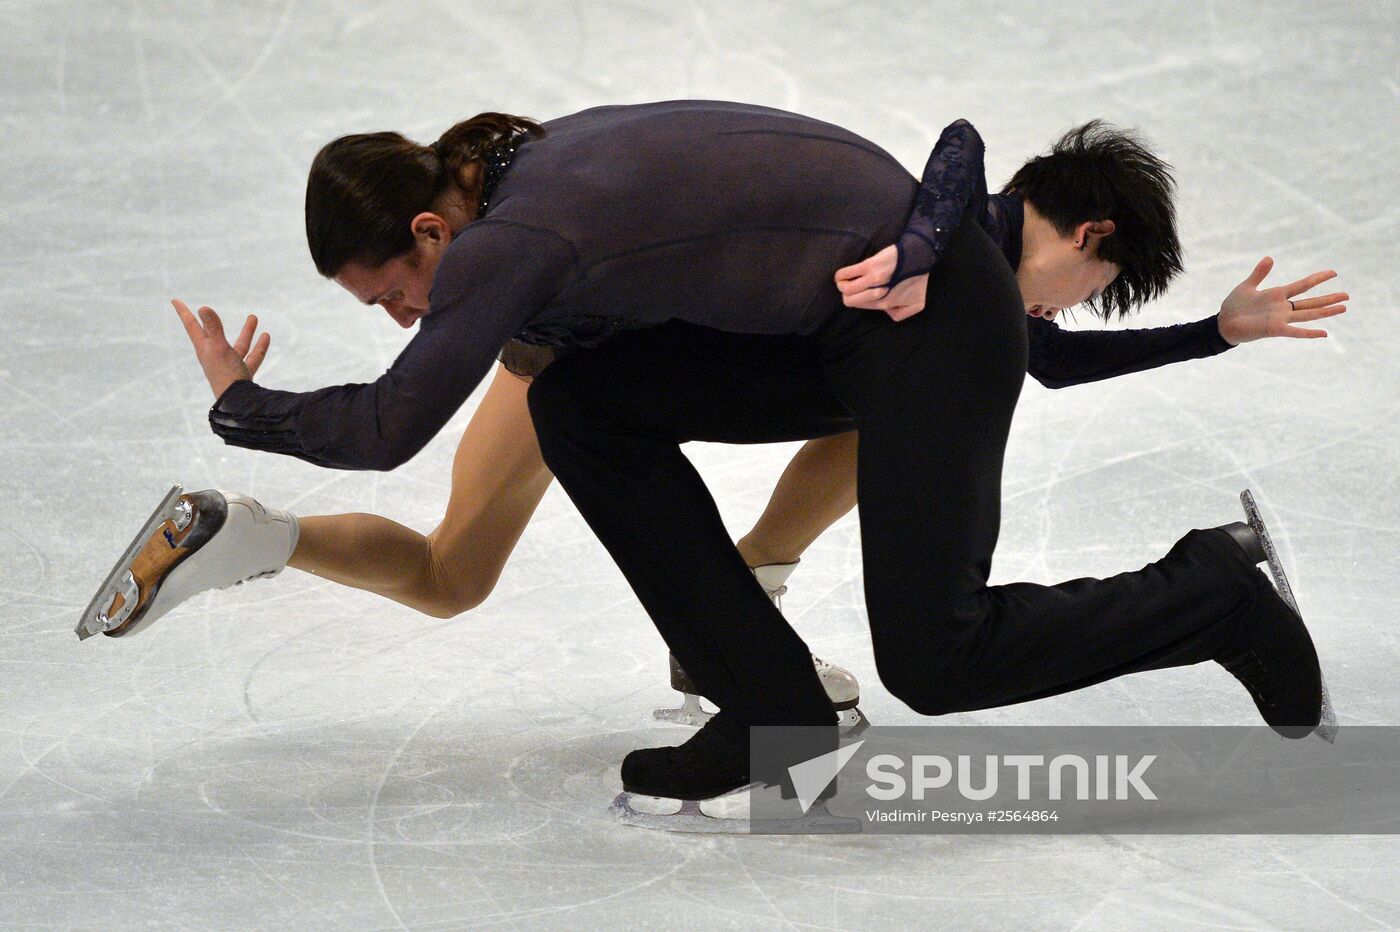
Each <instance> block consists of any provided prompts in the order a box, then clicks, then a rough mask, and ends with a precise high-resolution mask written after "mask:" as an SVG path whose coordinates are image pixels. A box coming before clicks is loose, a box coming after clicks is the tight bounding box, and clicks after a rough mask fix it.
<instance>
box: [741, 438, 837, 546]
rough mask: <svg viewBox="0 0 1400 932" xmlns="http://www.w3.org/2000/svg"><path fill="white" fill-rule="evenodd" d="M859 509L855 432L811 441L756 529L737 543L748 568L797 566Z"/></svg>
mask: <svg viewBox="0 0 1400 932" xmlns="http://www.w3.org/2000/svg"><path fill="white" fill-rule="evenodd" d="M855 505H856V432H855V431H850V432H848V433H844V434H836V435H835V436H831V437H822V438H819V439H817V440H809V441H807V443H806V444H804V445H803V447H802V449H800V450H798V451H797V455H796V456H794V457H793V458H792V462H791V463H788V466H787V469H785V470H783V475H782V478H780V479H779V480H778V485H777V487H776V488H775V489H773V497H772V498H771V499H769V500H768V507H767V508H765V509H764V510H763V514H762V515H761V516H760V517H759V519H758V523H757V524H755V525H754V526H753V530H751V531H749V533H748V534H746V535H744V536H743V537H742V538H740V540H739V553H741V554H742V555H743V557H744V561H745V562H746V563H748V565H749V566H762V565H763V564H765V563H793V562H795V561H796V560H797V558H798V557H800V556H802V554H803V552H804V551H806V549H807V548H808V547H810V546H811V545H812V542H813V541H814V540H816V539H817V538H818V537H820V536H821V535H822V532H824V531H825V530H826V529H827V528H829V527H831V526H832V525H833V524H835V523H836V521H837V520H838V519H839V518H841V517H843V516H845V515H846V514H847V513H848V512H849V511H850V510H851V509H852V508H854V507H855Z"/></svg>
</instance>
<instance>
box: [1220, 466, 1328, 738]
mask: <svg viewBox="0 0 1400 932" xmlns="http://www.w3.org/2000/svg"><path fill="white" fill-rule="evenodd" d="M1240 504H1242V505H1244V514H1245V520H1246V522H1247V523H1248V524H1249V528H1250V530H1252V531H1253V532H1254V536H1255V537H1257V538H1259V545H1260V546H1261V547H1262V548H1263V550H1264V559H1265V560H1267V561H1268V563H1269V572H1270V573H1271V574H1272V575H1273V577H1274V588H1276V589H1277V590H1278V594H1279V597H1280V598H1282V599H1283V601H1284V602H1285V603H1287V605H1288V607H1289V608H1291V609H1293V614H1295V615H1297V616H1298V617H1299V618H1302V617H1303V613H1302V612H1301V611H1299V610H1298V600H1297V599H1295V598H1294V597H1293V587H1292V586H1290V585H1289V584H1288V577H1287V576H1285V575H1284V573H1283V563H1282V562H1281V561H1280V560H1279V558H1278V551H1277V550H1276V549H1274V541H1273V539H1272V538H1271V537H1269V529H1268V528H1267V527H1266V526H1265V525H1264V519H1263V517H1262V516H1260V514H1259V506H1258V505H1257V504H1256V503H1255V501H1254V495H1253V493H1251V492H1250V491H1249V489H1245V490H1244V491H1243V492H1241V493H1240ZM1318 683H1319V685H1320V686H1321V687H1322V715H1321V717H1320V720H1319V721H1318V724H1317V727H1316V728H1315V729H1313V734H1315V735H1317V736H1318V737H1319V738H1321V739H1322V740H1323V741H1326V742H1327V743H1328V744H1331V743H1333V742H1335V741H1336V740H1337V727H1338V726H1337V713H1336V712H1335V711H1333V709H1332V697H1331V696H1330V695H1328V693H1327V680H1326V679H1324V678H1323V677H1322V673H1321V671H1319V672H1318Z"/></svg>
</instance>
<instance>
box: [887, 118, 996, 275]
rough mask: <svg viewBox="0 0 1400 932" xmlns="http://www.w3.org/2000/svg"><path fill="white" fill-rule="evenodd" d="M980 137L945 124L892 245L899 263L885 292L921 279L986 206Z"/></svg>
mask: <svg viewBox="0 0 1400 932" xmlns="http://www.w3.org/2000/svg"><path fill="white" fill-rule="evenodd" d="M985 152H986V150H985V148H984V146H983V145H982V137H981V135H979V134H978V132H977V130H976V129H975V128H974V127H973V125H972V124H971V123H969V122H968V121H967V120H956V121H954V122H952V123H949V124H948V126H946V127H945V128H944V130H943V135H941V136H939V137H938V144H937V145H935V146H934V147H933V152H932V153H931V154H930V155H929V157H928V164H927V165H925V166H924V176H923V178H922V179H920V181H919V193H918V194H917V195H916V196H915V198H914V210H913V212H912V213H911V214H910V215H909V222H908V223H907V224H905V227H904V232H903V233H901V234H900V236H899V239H898V240H897V241H896V242H895V248H896V249H897V250H898V253H899V258H898V261H897V262H896V263H895V267H894V274H893V275H891V276H890V280H889V284H888V286H887V287H894V286H895V285H897V284H898V283H899V282H901V281H903V280H904V279H906V278H912V277H913V276H915V275H924V274H926V273H927V272H929V271H930V270H931V269H932V268H933V267H934V265H935V264H936V263H937V262H938V257H939V256H941V255H942V254H943V250H944V249H945V248H946V247H947V245H948V240H949V239H951V238H952V236H953V233H954V231H955V230H957V228H958V224H959V223H960V222H961V221H962V217H963V214H964V212H966V211H967V210H968V209H972V210H974V211H975V212H976V213H975V214H974V216H979V217H980V214H981V211H982V210H984V209H985V207H984V205H985V203H986V200H987V173H986V168H985V166H984V165H983V156H984V155H985Z"/></svg>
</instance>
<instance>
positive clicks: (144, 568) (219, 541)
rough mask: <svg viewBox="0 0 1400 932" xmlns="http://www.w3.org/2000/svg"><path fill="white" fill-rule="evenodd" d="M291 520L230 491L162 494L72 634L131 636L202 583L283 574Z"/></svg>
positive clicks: (293, 531) (293, 532) (291, 546)
mask: <svg viewBox="0 0 1400 932" xmlns="http://www.w3.org/2000/svg"><path fill="white" fill-rule="evenodd" d="M297 531H298V528H297V520H296V517H295V516H294V515H292V514H290V513H289V512H285V511H280V510H277V509H269V508H264V507H263V506H262V505H261V504H259V503H258V502H257V501H256V500H254V499H252V498H249V497H248V496H246V495H239V494H236V493H233V492H220V491H218V490H215V489H207V490H205V491H203V492H189V493H186V492H185V491H184V489H183V488H181V487H180V486H178V485H176V486H174V487H173V488H171V490H170V491H169V492H168V493H166V496H165V498H164V499H162V500H161V503H160V505H159V506H157V507H156V510H155V511H154V512H153V513H152V514H151V516H150V518H148V519H147V521H146V523H145V525H144V526H143V527H142V528H141V531H140V533H138V534H137V535H136V537H135V538H134V539H133V540H132V542H131V543H130V545H128V546H127V548H126V550H125V552H124V553H123V554H122V557H121V559H120V560H118V561H117V565H116V566H115V567H113V568H112V572H110V573H109V574H107V579H106V580H105V581H104V582H103V583H102V587H101V588H100V589H99V590H98V592H97V595H96V596H94V597H93V600H92V601H91V602H90V603H89V604H88V607H87V609H86V610H84V611H83V615H82V620H81V621H79V622H78V627H77V628H76V631H77V635H78V640H80V641H81V640H86V639H87V638H89V637H91V636H92V635H94V634H105V635H107V636H108V637H125V636H126V635H129V634H135V633H136V632H138V631H140V630H141V629H142V628H144V627H146V626H147V625H149V624H151V622H153V621H155V620H156V619H158V618H160V617H161V616H162V615H164V614H165V613H166V612H168V611H170V610H171V609H172V608H174V607H175V606H177V605H179V604H180V603H181V602H183V601H185V600H186V599H188V598H190V597H191V596H193V595H196V594H198V593H200V592H204V591H206V590H209V589H225V588H227V587H229V586H233V585H237V584H238V583H241V582H245V581H247V580H249V579H262V578H266V577H271V576H276V575H277V574H278V573H280V572H282V569H283V567H285V566H286V565H287V560H288V559H290V558H291V555H292V551H293V550H295V549H296V542H297Z"/></svg>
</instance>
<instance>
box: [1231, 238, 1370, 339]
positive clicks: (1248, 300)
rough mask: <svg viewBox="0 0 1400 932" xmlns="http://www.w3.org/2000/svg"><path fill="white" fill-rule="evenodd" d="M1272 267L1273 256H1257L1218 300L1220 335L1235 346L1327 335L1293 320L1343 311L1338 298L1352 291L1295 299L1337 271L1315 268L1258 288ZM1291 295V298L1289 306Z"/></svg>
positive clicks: (1335, 314) (1318, 317)
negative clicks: (1287, 281) (1277, 284)
mask: <svg viewBox="0 0 1400 932" xmlns="http://www.w3.org/2000/svg"><path fill="white" fill-rule="evenodd" d="M1273 267H1274V260H1273V259H1271V258H1269V257H1268V256H1265V257H1264V258H1263V259H1261V260H1259V264H1258V265H1256V266H1255V267H1254V271H1253V272H1251V273H1250V275H1249V277H1248V278H1246V279H1245V280H1244V281H1242V282H1240V283H1239V284H1238V285H1236V286H1235V290H1234V291H1232V292H1230V295H1229V297H1227V298H1226V299H1225V300H1224V302H1222V303H1221V305H1220V317H1219V327H1220V335H1221V336H1222V337H1224V338H1225V340H1226V342H1228V343H1230V344H1232V345H1235V346H1238V345H1239V344H1241V343H1248V342H1250V341H1251V340H1262V339H1264V338H1265V337H1296V338H1301V339H1317V338H1319V337H1325V336H1327V331H1326V330H1311V329H1308V328H1306V327H1296V326H1294V324H1301V323H1306V322H1307V321H1310V320H1321V319H1322V318H1324V317H1335V316H1337V315H1338V314H1342V313H1345V311H1346V309H1347V308H1346V305H1345V304H1339V303H1338V302H1340V301H1347V300H1350V299H1351V295H1349V294H1347V293H1346V292H1344V291H1338V292H1336V293H1334V294H1328V295H1322V296H1321V297H1317V298H1305V299H1303V300H1301V301H1299V300H1296V298H1297V296H1298V295H1300V294H1303V293H1304V292H1307V291H1311V290H1312V289H1314V288H1316V287H1317V286H1318V285H1320V284H1322V283H1323V282H1325V281H1327V280H1328V279H1329V278H1336V277H1337V273H1336V272H1334V271H1332V270H1330V269H1329V270H1327V271H1326V272H1314V273H1312V274H1311V275H1309V276H1308V277H1307V278H1300V279H1299V280H1298V281H1296V282H1293V283H1291V284H1288V285H1283V286H1281V287H1279V288H1269V289H1266V290H1264V291H1258V290H1257V289H1258V287H1259V284H1260V283H1261V282H1263V281H1264V276H1266V275H1268V274H1269V269H1271V268H1273ZM1290 298H1293V299H1294V300H1293V302H1292V305H1291V306H1290V304H1289V299H1290Z"/></svg>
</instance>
